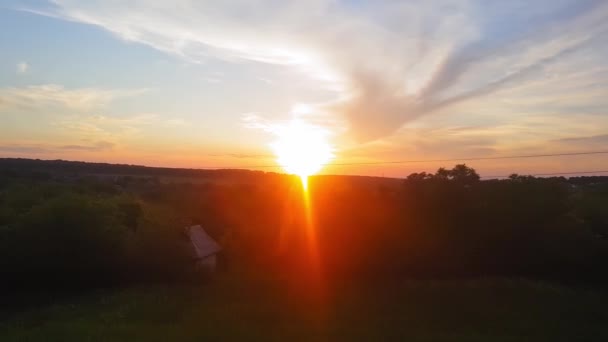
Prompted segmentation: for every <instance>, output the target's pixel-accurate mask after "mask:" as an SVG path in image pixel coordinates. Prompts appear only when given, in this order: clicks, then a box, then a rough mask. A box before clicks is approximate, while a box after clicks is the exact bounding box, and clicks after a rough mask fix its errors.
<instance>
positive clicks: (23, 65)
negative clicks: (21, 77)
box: [17, 62, 30, 74]
mask: <svg viewBox="0 0 608 342" xmlns="http://www.w3.org/2000/svg"><path fill="white" fill-rule="evenodd" d="M29 69H30V65H29V64H27V62H19V63H17V73H18V74H25V73H26V72H27V71H28V70H29Z"/></svg>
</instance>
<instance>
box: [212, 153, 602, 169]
mask: <svg viewBox="0 0 608 342" xmlns="http://www.w3.org/2000/svg"><path fill="white" fill-rule="evenodd" d="M598 154H608V151H586V152H565V153H548V154H520V155H511V156H497V157H468V158H467V157H463V158H448V159H419V160H395V161H378V162H350V163H327V164H325V166H361V165H390V164H413V163H433V162H452V161H476V160H500V159H524V158H546V157H567V156H582V155H598ZM276 167H280V166H279V165H242V166H222V167H203V168H201V169H261V168H276Z"/></svg>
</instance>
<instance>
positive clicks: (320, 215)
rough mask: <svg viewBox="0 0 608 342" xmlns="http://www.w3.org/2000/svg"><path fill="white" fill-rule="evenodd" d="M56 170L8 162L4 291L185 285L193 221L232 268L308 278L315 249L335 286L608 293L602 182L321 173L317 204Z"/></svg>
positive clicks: (247, 178)
mask: <svg viewBox="0 0 608 342" xmlns="http://www.w3.org/2000/svg"><path fill="white" fill-rule="evenodd" d="M53 163H54V162H42V161H21V162H19V161H15V160H10V161H9V162H6V161H5V162H4V163H0V278H2V279H3V286H11V287H19V288H21V287H34V288H37V287H38V288H41V287H45V288H46V287H49V286H59V287H66V286H87V287H88V286H104V285H111V284H122V283H128V282H141V281H174V280H179V279H185V278H187V277H190V276H191V275H192V269H193V267H192V265H193V262H192V258H191V254H190V253H191V250H190V246H189V245H188V242H187V240H186V239H184V237H183V235H182V233H181V232H182V228H183V227H184V226H185V225H186V224H189V223H192V222H195V221H196V222H199V223H201V224H202V225H203V226H204V227H205V229H206V230H207V231H208V232H209V233H210V234H211V235H212V236H213V237H215V238H216V239H217V240H218V241H219V243H220V244H221V245H222V247H223V249H224V250H223V252H222V254H221V267H222V268H224V269H226V268H227V269H230V270H237V271H238V270H255V271H256V272H258V273H260V274H264V273H265V272H268V273H273V274H276V273H284V274H293V275H295V276H300V277H301V276H305V275H306V272H303V268H301V267H294V266H302V265H303V264H302V263H305V262H306V260H309V259H310V258H311V253H312V252H311V249H315V251H314V253H316V254H317V255H318V258H319V260H320V266H321V270H322V272H323V273H324V274H325V275H326V277H328V278H329V279H332V278H333V279H336V281H338V280H344V279H350V280H353V279H358V280H364V279H376V280H378V279H379V280H383V279H386V280H390V279H395V278H396V277H454V276H458V277H461V276H487V275H499V276H525V277H535V278H544V279H553V280H558V281H562V282H585V283H588V284H594V285H597V286H605V285H607V284H606V280H608V279H607V278H606V276H604V272H603V267H604V265H605V263H606V262H607V261H608V241H607V240H606V238H607V237H608V216H607V215H608V181H607V179H606V178H603V177H592V178H589V179H586V178H571V179H565V178H535V177H530V176H518V175H513V176H511V177H510V178H508V179H504V180H488V181H481V180H480V178H479V175H477V173H476V172H475V170H473V169H471V168H469V167H467V166H465V165H457V166H456V167H454V168H453V169H450V170H447V169H443V168H442V169H439V170H438V171H437V172H436V173H434V174H427V173H416V174H412V175H410V176H408V177H407V178H406V179H405V180H395V179H384V178H371V177H346V176H319V177H313V178H311V180H310V184H309V190H310V191H309V195H310V198H309V200H310V201H309V203H308V204H306V201H305V197H304V196H303V193H302V189H301V185H300V183H299V180H298V179H296V178H294V177H289V176H282V175H277V174H270V173H269V174H264V173H260V172H252V173H247V172H243V171H239V172H228V171H219V172H217V173H213V172H206V173H205V174H204V175H196V174H194V175H191V174H189V173H188V177H186V176H184V175H181V174H180V173H179V172H178V173H177V174H173V173H171V172H172V171H171V170H169V169H168V171H167V170H165V171H166V172H168V173H161V174H157V173H154V172H152V175H145V174H144V171H142V170H145V168H143V169H142V168H140V167H137V168H136V171H137V172H136V173H135V174H133V173H129V172H127V171H128V170H129V169H128V167H127V166H121V167H122V168H118V169H117V168H116V167H113V168H111V170H108V169H105V168H104V167H103V165H101V166H100V164H94V165H96V166H97V169H95V167H93V166H91V165H88V164H84V165H87V167H84V168H79V165H81V164H75V165H72V164H65V163H66V162H61V163H60V164H59V166H60V167H57V166H56V165H54V164H53ZM66 165H67V166H66ZM65 170H69V171H65ZM116 170H121V171H123V172H124V174H114V173H112V172H114V171H116ZM157 172H160V171H158V170H157ZM163 172H164V171H163ZM190 172H192V171H190ZM306 208H309V210H310V212H309V215H307V214H306V210H307V209H306ZM311 232H312V233H311Z"/></svg>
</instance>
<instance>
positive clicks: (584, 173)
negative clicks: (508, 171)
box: [481, 170, 608, 179]
mask: <svg viewBox="0 0 608 342" xmlns="http://www.w3.org/2000/svg"><path fill="white" fill-rule="evenodd" d="M593 173H608V170H598V171H572V172H550V173H534V174H530V175H527V174H526V175H523V176H535V177H539V176H564V175H588V174H593ZM510 176H511V175H508V176H483V177H481V178H490V179H491V178H508V177H510Z"/></svg>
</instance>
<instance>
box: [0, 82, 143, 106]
mask: <svg viewBox="0 0 608 342" xmlns="http://www.w3.org/2000/svg"><path fill="white" fill-rule="evenodd" d="M145 91H146V89H97V88H78V89H67V88H65V87H63V86H61V85H57V84H45V85H35V86H28V87H22V88H15V87H7V88H0V111H2V110H6V109H16V108H25V109H30V110H31V109H35V108H46V109H48V107H49V106H61V107H65V108H67V109H70V110H76V111H84V112H87V111H91V110H95V109H99V108H100V107H102V106H105V105H107V104H108V103H110V102H111V101H113V100H115V99H117V98H121V97H130V96H136V95H139V94H142V93H143V92H145Z"/></svg>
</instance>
